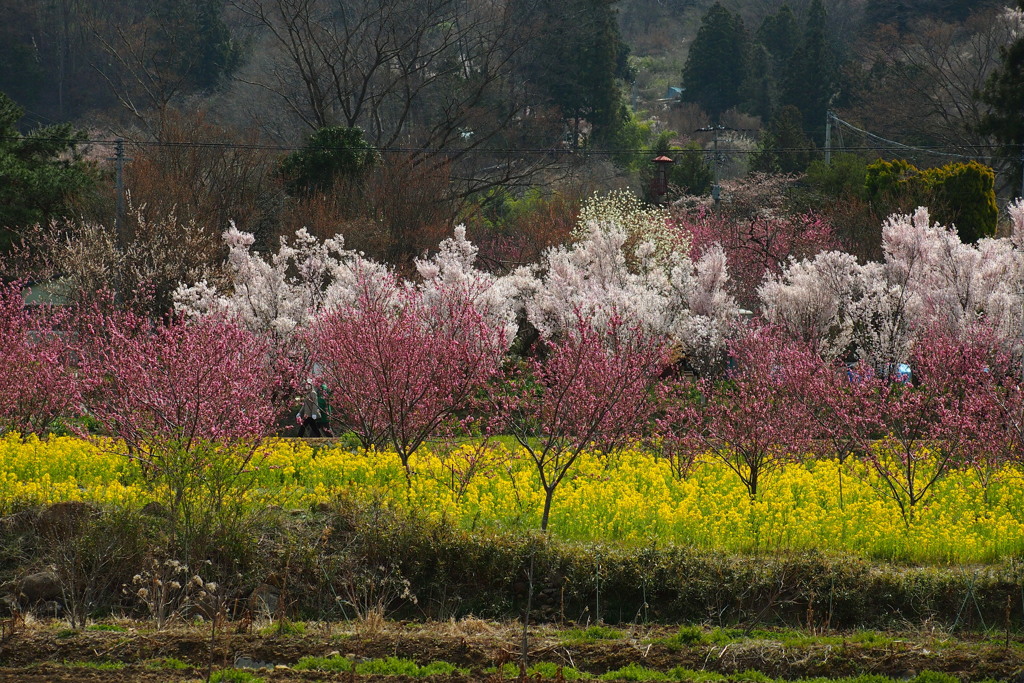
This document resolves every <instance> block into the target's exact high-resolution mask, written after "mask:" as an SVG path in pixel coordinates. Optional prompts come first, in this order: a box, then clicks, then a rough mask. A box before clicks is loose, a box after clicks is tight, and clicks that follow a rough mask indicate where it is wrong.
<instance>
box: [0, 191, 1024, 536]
mask: <svg viewBox="0 0 1024 683" xmlns="http://www.w3.org/2000/svg"><path fill="white" fill-rule="evenodd" d="M584 215H585V221H586V223H585V224H584V225H583V226H581V227H580V230H581V232H582V236H581V239H580V241H579V242H577V243H576V244H574V245H573V246H569V247H559V248H554V249H551V250H549V251H548V252H547V253H546V255H545V261H544V263H543V264H542V266H541V267H534V268H521V269H519V270H518V271H516V272H513V273H511V274H509V275H506V276H500V277H499V276H495V275H492V274H489V273H487V272H484V271H481V270H479V269H478V268H477V267H476V264H475V261H476V255H477V252H476V248H475V247H474V246H473V245H472V244H471V243H470V242H468V241H467V240H466V238H465V233H464V230H462V229H459V230H457V231H456V235H455V237H454V238H452V239H449V240H446V241H445V242H444V243H443V244H442V245H441V248H440V250H439V252H438V253H437V254H436V255H434V256H433V257H431V258H429V259H422V260H420V261H418V262H417V267H418V271H419V277H418V279H417V280H416V281H412V280H406V279H404V278H401V277H399V276H398V275H397V274H396V273H395V272H394V271H393V270H392V269H390V268H388V267H386V266H384V265H383V264H380V263H378V262H375V261H372V260H370V259H368V258H366V257H365V256H363V255H361V254H359V253H358V252H353V251H348V250H346V249H344V247H343V244H342V243H341V241H340V239H339V240H332V241H328V242H327V243H320V242H318V241H317V240H315V239H313V238H311V237H309V236H308V235H307V234H304V233H300V235H299V236H298V240H297V242H295V243H293V244H282V246H281V249H280V251H279V252H278V253H277V254H276V255H274V257H273V258H271V259H270V260H269V261H268V260H264V258H263V257H262V256H260V255H259V254H256V253H254V252H253V251H252V250H251V247H252V243H253V240H252V237H251V236H249V235H246V234H244V233H241V232H239V231H237V230H235V231H231V232H229V233H228V234H227V235H226V237H227V239H228V240H229V243H230V245H231V251H230V258H229V264H230V271H231V273H232V277H233V283H232V285H231V287H230V288H229V289H228V290H227V291H226V292H224V293H221V292H218V291H217V289H216V288H214V287H213V286H212V285H210V284H208V283H205V282H200V283H198V284H197V285H194V286H182V287H181V288H179V290H178V292H177V293H176V299H177V301H178V302H179V309H180V311H181V315H180V316H179V317H177V318H173V319H171V320H170V321H168V322H156V323H154V322H152V321H151V320H149V319H146V318H143V317H139V316H136V315H133V314H129V313H125V312H123V311H120V310H118V309H116V308H113V309H110V310H105V309H103V308H97V307H95V305H91V306H86V307H84V308H83V309H81V310H78V311H71V310H70V309H63V310H60V311H55V312H52V313H49V314H46V313H38V314H36V315H30V314H28V313H27V312H26V310H25V306H24V303H23V300H22V298H21V295H20V291H19V290H18V289H17V288H16V287H7V288H6V289H5V290H4V297H3V303H4V307H3V314H4V324H3V326H2V328H3V331H4V335H5V336H4V340H3V355H2V357H0V364H2V368H0V372H2V373H3V380H4V381H3V382H0V386H3V387H4V392H3V394H2V395H0V401H2V404H0V415H2V416H3V419H4V424H5V427H6V428H13V429H20V430H29V431H44V430H46V429H47V427H49V426H50V425H52V424H54V421H55V420H58V419H60V420H62V421H63V420H69V419H70V420H71V423H70V424H72V425H75V424H78V423H77V422H76V420H77V419H79V418H81V417H88V418H90V419H92V420H95V421H97V422H98V424H99V426H100V427H101V428H102V431H104V432H106V433H110V434H113V435H116V436H119V437H121V438H122V439H124V441H125V442H126V443H127V444H128V446H129V447H130V449H131V450H130V452H131V454H132V457H135V458H138V459H139V460H140V461H142V462H143V463H144V465H145V466H146V468H148V470H149V471H150V472H152V473H153V474H154V477H157V478H158V480H159V481H160V482H161V483H164V484H170V486H169V488H168V489H167V490H168V491H169V492H170V494H169V495H170V498H169V499H168V501H167V503H168V505H169V506H170V507H171V509H172V510H173V511H175V512H176V513H182V514H183V515H184V516H185V517H189V515H186V514H185V512H188V511H189V510H192V509H194V508H191V507H189V505H190V503H189V501H190V500H191V498H190V497H189V496H190V493H189V492H190V491H193V490H196V489H200V490H205V491H207V492H208V494H209V495H210V496H212V497H213V498H214V499H216V500H222V499H223V497H224V496H225V495H228V493H229V492H230V490H231V486H229V483H230V482H232V481H235V480H236V479H237V478H238V477H239V476H241V475H242V473H244V472H245V471H246V470H247V468H248V467H249V461H250V459H251V458H252V457H253V454H254V453H255V452H256V450H255V449H256V446H257V445H258V444H259V442H260V440H261V438H263V437H264V436H265V435H267V434H270V433H272V432H273V431H274V430H275V422H276V420H277V419H278V418H279V417H280V415H282V414H283V413H286V412H290V411H288V406H289V404H290V403H291V402H292V401H294V398H295V396H296V395H297V394H298V393H300V391H301V385H303V384H304V381H305V380H306V378H310V379H311V380H312V381H315V382H317V383H322V384H323V385H325V386H326V389H327V392H328V394H329V396H330V401H331V405H332V408H333V415H334V418H335V420H336V421H337V422H338V426H339V427H340V428H342V429H344V430H347V431H350V432H352V433H353V434H355V435H356V437H357V438H358V439H359V440H360V441H361V442H362V443H363V445H364V446H367V447H371V446H386V447H388V448H391V449H393V450H394V451H395V452H396V453H398V455H399V457H400V458H401V460H402V462H403V465H404V466H405V467H406V469H407V471H408V469H409V468H410V467H412V461H411V456H412V455H413V453H414V452H415V451H416V449H417V448H418V447H419V446H420V445H422V444H423V443H424V442H425V441H427V440H429V439H433V438H437V437H439V436H444V435H447V436H449V437H458V436H468V435H476V436H480V435H487V434H498V433H501V434H512V435H514V436H515V437H516V438H517V439H518V440H519V442H520V443H521V444H522V446H523V448H524V449H525V451H526V452H527V453H528V454H529V456H530V457H531V458H532V459H533V461H534V463H535V464H536V467H537V472H538V476H539V481H540V483H541V485H542V487H543V488H544V491H545V494H546V502H545V510H544V513H543V515H542V525H543V526H546V524H547V519H548V514H549V512H550V507H551V504H552V502H553V500H554V496H555V492H556V490H557V487H558V485H559V483H560V482H561V481H563V480H564V479H565V478H566V477H567V476H571V473H572V470H573V466H574V464H575V462H576V459H577V458H578V457H579V454H580V453H581V452H582V451H583V449H585V448H597V449H599V450H602V451H604V452H612V451H614V450H615V449H616V448H617V447H619V446H621V445H622V444H623V443H626V442H628V441H635V440H638V439H648V440H649V441H650V443H652V444H653V445H654V447H657V448H660V449H663V452H664V453H665V455H666V456H667V457H671V458H672V459H673V460H674V462H676V463H677V469H678V470H679V471H681V472H682V471H685V470H686V468H687V463H689V462H691V461H692V458H693V457H694V456H695V455H696V454H698V453H711V454H714V455H716V456H717V457H719V458H721V459H722V460H723V461H724V462H726V463H727V464H728V465H729V467H731V468H732V469H733V470H734V471H735V472H736V474H737V476H738V477H739V478H740V479H741V480H742V481H743V483H744V485H745V486H746V487H747V489H748V491H749V492H750V495H751V496H752V497H754V496H756V495H757V493H758V490H759V487H761V486H762V485H763V481H764V478H765V476H767V475H768V474H770V473H771V471H772V470H773V469H774V468H776V467H778V466H780V465H781V464H783V463H785V462H787V461H789V460H791V459H793V458H798V457H801V456H802V454H803V453H807V452H812V451H816V452H819V453H821V452H823V451H824V450H825V449H824V448H823V446H822V444H830V445H831V448H828V449H827V450H830V451H833V452H834V453H835V454H837V455H838V456H839V457H846V456H847V455H849V454H851V453H852V454H857V455H858V456H859V457H863V458H865V459H866V461H867V462H869V463H870V464H872V465H873V466H874V467H875V468H876V470H877V471H878V473H879V475H880V476H881V477H882V479H883V481H885V482H886V484H887V485H888V487H889V490H890V492H891V495H893V496H894V498H895V499H896V500H897V502H898V503H899V504H900V506H901V508H902V509H903V510H904V513H905V515H906V517H907V519H908V521H909V520H910V519H911V518H912V516H913V509H914V506H915V505H918V504H919V503H920V501H921V500H923V499H924V497H925V496H926V495H927V492H928V491H929V490H930V488H931V487H932V486H933V485H934V482H935V481H937V480H938V479H939V478H941V476H942V474H943V473H945V472H946V471H948V470H949V469H950V468H952V467H960V466H963V467H968V466H976V467H978V468H979V471H981V472H983V473H984V472H991V471H993V470H994V469H995V468H997V467H998V466H999V464H1000V463H1002V462H1004V461H1005V460H1006V459H1007V458H1011V459H1012V458H1018V457H1019V456H1020V439H1021V429H1022V420H1024V403H1022V399H1021V376H1020V368H1021V360H1020V350H1021V349H1020V329H1021V324H1022V303H1024V292H1022V291H1019V288H1018V290H1014V289H1013V287H1014V286H1015V285H1017V284H1018V283H1020V282H1022V281H1024V278H1022V277H1021V270H1022V268H1024V263H1022V258H1021V253H1022V250H1021V248H1020V240H1021V234H1022V233H1024V208H1022V207H1020V206H1019V205H1015V206H1014V207H1013V219H1014V224H1015V228H1016V231H1015V232H1014V236H1013V237H1012V238H1004V239H1001V240H994V239H988V240H983V241H982V242H981V243H979V244H978V245H976V246H975V245H965V244H963V243H961V242H960V241H959V239H958V237H957V236H956V234H955V232H953V231H952V230H949V229H947V228H945V227H943V226H938V225H933V224H931V223H930V222H929V220H928V217H927V213H926V212H925V211H924V210H921V211H919V212H918V214H917V215H916V216H896V217H893V218H892V219H891V220H890V221H889V222H888V223H887V224H886V226H885V233H886V254H887V256H886V261H885V262H884V263H880V264H866V265H863V266H862V265H858V264H857V263H856V261H855V260H854V259H852V257H849V256H848V255H844V254H841V253H839V252H822V253H819V254H817V255H815V256H813V257H812V258H808V259H805V260H802V261H796V260H793V261H791V262H790V263H789V265H788V266H786V267H785V268H784V269H782V271H781V273H780V274H779V275H776V276H770V277H769V278H768V279H767V280H766V281H765V282H764V283H763V284H762V286H761V287H760V289H759V294H760V296H761V300H762V301H763V306H764V308H763V311H764V316H765V318H766V319H767V320H768V321H770V322H771V323H772V326H771V327H761V326H757V325H755V326H747V325H742V324H740V323H739V315H738V314H739V309H738V307H737V305H736V303H735V301H734V299H733V298H732V297H731V296H730V295H729V293H728V279H729V278H728V270H727V268H726V261H727V251H726V250H725V249H723V248H722V247H721V246H718V245H711V246H706V247H704V249H703V253H701V255H700V257H699V259H698V260H697V261H696V262H694V261H692V260H691V258H690V256H689V253H688V252H689V251H690V249H691V244H690V239H689V234H688V233H687V232H685V231H680V230H679V226H677V225H674V224H672V223H670V222H668V221H666V216H667V214H666V213H664V212H662V211H656V210H655V211H651V210H647V211H638V210H636V207H631V206H630V205H629V203H628V201H625V200H621V199H620V200H618V201H616V200H615V199H614V198H613V199H608V198H605V199H604V200H602V201H596V202H594V203H593V204H591V205H590V206H589V207H588V210H587V211H585V212H584ZM993 268H994V269H995V270H993ZM850 354H854V355H853V356H852V358H851V355H850ZM680 355H682V356H685V361H686V362H687V363H689V364H690V365H691V366H692V367H695V368H697V369H698V370H699V371H700V379H699V381H698V382H697V384H692V383H689V382H683V381H678V380H677V377H678V373H679V371H680V368H681V366H680V363H679V360H680ZM855 359H857V360H855ZM901 364H908V365H909V366H910V368H911V369H912V370H911V371H912V373H913V377H914V379H913V383H912V384H910V383H904V382H902V381H900V380H901V379H902V378H903V377H904V375H905V373H904V372H903V371H902V370H900V365H901ZM73 429H76V430H84V427H80V426H76V427H73ZM925 446H927V449H928V450H930V453H931V454H930V455H925V454H924V453H925ZM228 456H230V457H228ZM204 523H206V522H204Z"/></svg>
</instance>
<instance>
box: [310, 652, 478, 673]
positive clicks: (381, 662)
mask: <svg viewBox="0 0 1024 683" xmlns="http://www.w3.org/2000/svg"><path fill="white" fill-rule="evenodd" d="M292 668H293V669H295V670H296V671H354V672H355V673H357V674H359V675H376V676H409V677H412V678H425V677H427V676H450V675H452V674H462V675H468V674H469V671H468V670H467V669H460V668H459V667H457V666H455V665H454V664H449V663H448V662H440V661H437V662H430V663H429V664H424V665H423V666H420V665H419V664H417V663H416V662H414V661H413V660H411V659H404V658H402V657H387V658H385V659H371V660H368V661H365V662H359V663H358V664H355V663H353V662H352V660H351V659H348V658H347V657H339V656H334V657H303V658H302V659H300V660H299V661H298V662H296V664H295V666H293V667H292Z"/></svg>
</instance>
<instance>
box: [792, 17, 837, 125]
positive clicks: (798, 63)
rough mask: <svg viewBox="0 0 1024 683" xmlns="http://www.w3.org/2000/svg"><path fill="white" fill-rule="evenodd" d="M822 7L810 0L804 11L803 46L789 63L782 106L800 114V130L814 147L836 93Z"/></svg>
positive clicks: (833, 69)
mask: <svg viewBox="0 0 1024 683" xmlns="http://www.w3.org/2000/svg"><path fill="white" fill-rule="evenodd" d="M825 16H826V15H825V6H824V4H822V2H821V0H813V2H812V3H811V6H810V8H809V9H808V11H807V21H806V23H805V26H804V36H803V44H802V45H801V46H800V48H799V49H797V50H796V51H795V52H794V53H793V55H792V57H791V58H790V62H789V69H788V72H787V74H786V79H785V85H784V90H783V97H782V104H784V105H785V104H789V105H793V106H795V107H797V108H798V109H799V110H800V111H801V113H802V114H803V120H804V130H805V131H806V132H807V133H808V134H809V135H810V136H811V139H812V140H814V142H815V143H817V144H823V143H824V139H825V114H826V112H827V111H828V105H829V101H830V100H831V99H832V96H833V94H835V91H836V81H837V77H836V66H835V56H834V54H833V53H832V50H831V48H830V47H829V44H828V39H827V36H826V33H825V28H826V27H825Z"/></svg>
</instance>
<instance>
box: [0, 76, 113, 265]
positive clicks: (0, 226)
mask: <svg viewBox="0 0 1024 683" xmlns="http://www.w3.org/2000/svg"><path fill="white" fill-rule="evenodd" d="M23 114H24V110H22V109H21V107H19V106H18V105H17V104H15V103H14V101H13V100H12V99H11V98H10V97H8V96H7V95H5V94H4V93H2V92H0V251H3V250H5V249H7V248H8V247H9V246H10V244H11V243H12V242H13V241H14V240H16V239H17V237H18V233H19V232H20V230H21V229H22V228H25V227H27V226H31V225H33V224H45V223H46V222H48V221H49V220H50V219H51V218H60V217H62V216H65V215H67V214H68V213H70V211H71V204H72V203H73V201H74V199H75V198H76V197H80V196H82V195H84V194H85V193H87V192H89V191H90V190H91V189H92V188H93V187H94V186H95V182H96V175H95V173H94V171H93V169H92V168H91V167H89V166H87V165H86V164H85V163H83V162H82V161H81V160H80V155H79V154H78V152H77V146H78V145H79V144H80V143H81V141H82V140H83V139H84V133H82V132H80V131H75V130H74V129H73V128H72V126H71V125H70V124H66V123H65V124H58V125H53V126H47V127H45V128H37V129H36V130H34V131H32V132H30V133H29V134H28V135H24V136H23V135H21V134H20V133H19V132H18V129H17V123H18V120H19V119H21V117H22V115H23Z"/></svg>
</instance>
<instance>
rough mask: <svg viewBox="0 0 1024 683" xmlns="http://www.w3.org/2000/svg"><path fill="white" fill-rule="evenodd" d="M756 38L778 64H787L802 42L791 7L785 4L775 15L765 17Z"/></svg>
mask: <svg viewBox="0 0 1024 683" xmlns="http://www.w3.org/2000/svg"><path fill="white" fill-rule="evenodd" d="M754 38H755V40H756V41H757V42H758V43H760V44H761V45H764V46H765V48H767V50H768V52H770V53H771V55H772V57H773V58H774V59H775V61H776V63H777V64H779V65H785V64H787V63H788V62H789V59H790V57H792V56H793V51H794V50H796V48H797V46H798V45H799V42H800V29H799V27H798V26H797V20H796V16H795V15H794V14H793V10H792V9H790V7H789V5H788V4H784V5H782V7H780V8H779V11H777V12H776V13H775V14H769V15H768V16H767V17H765V18H764V20H762V21H761V26H760V27H759V28H758V29H757V35H756V36H755V37H754Z"/></svg>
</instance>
